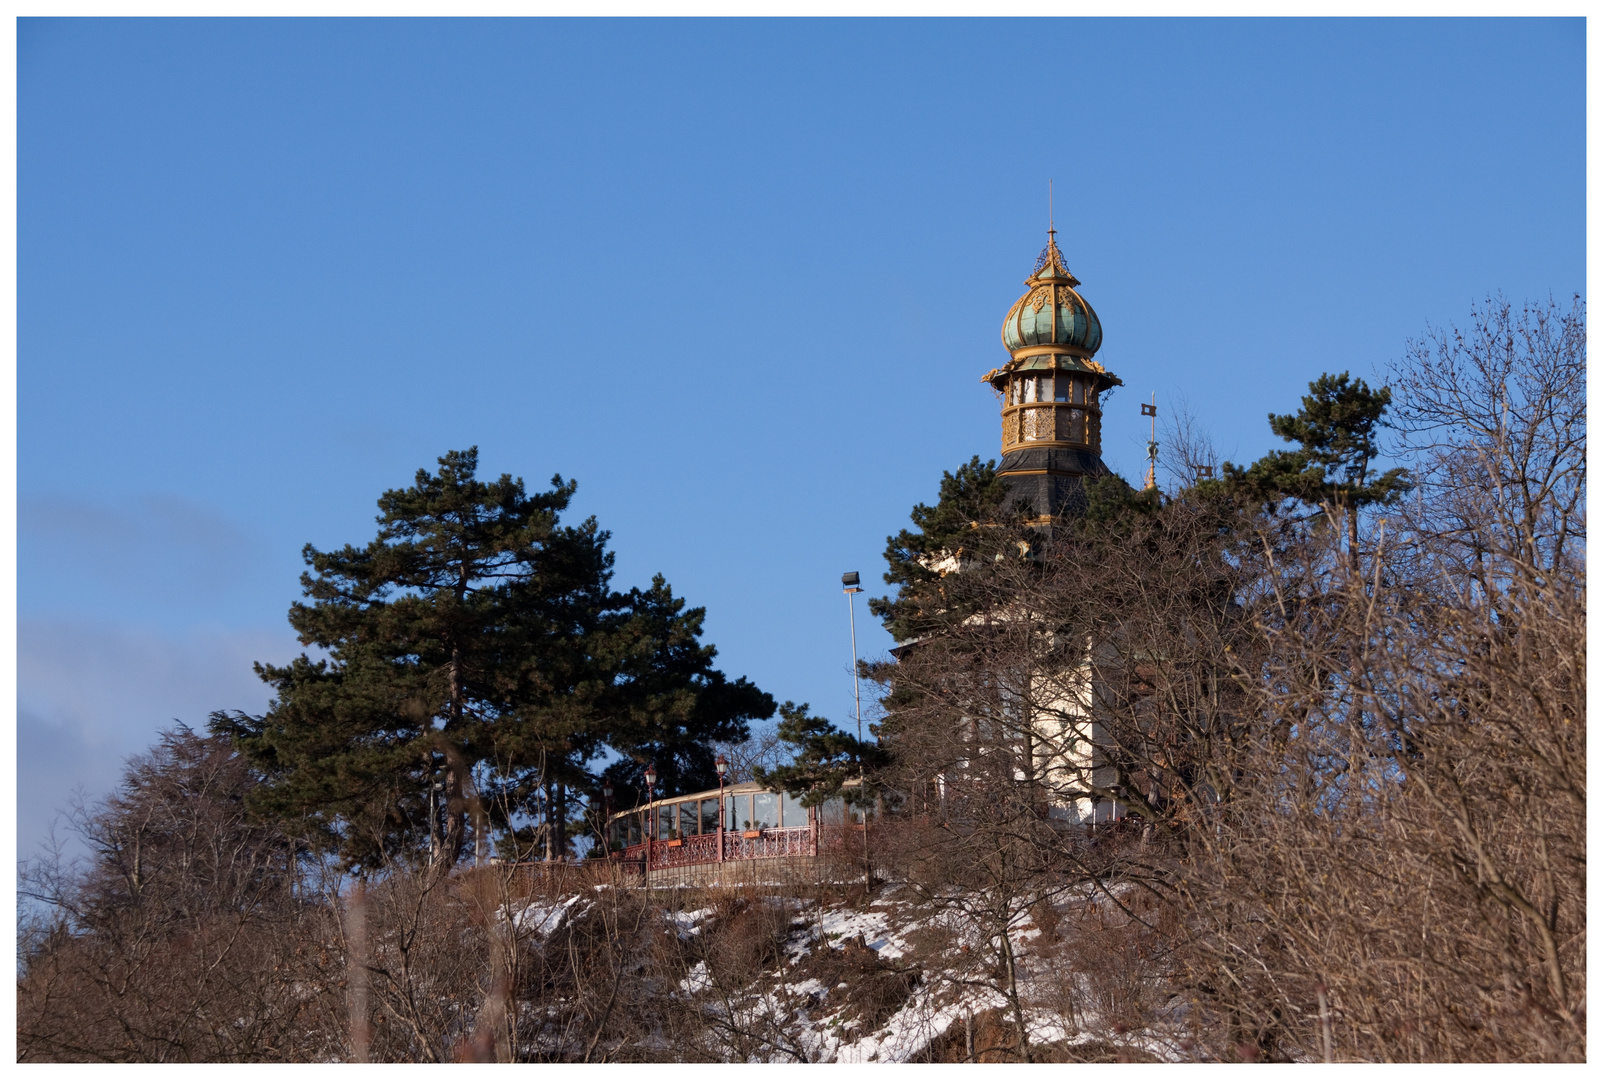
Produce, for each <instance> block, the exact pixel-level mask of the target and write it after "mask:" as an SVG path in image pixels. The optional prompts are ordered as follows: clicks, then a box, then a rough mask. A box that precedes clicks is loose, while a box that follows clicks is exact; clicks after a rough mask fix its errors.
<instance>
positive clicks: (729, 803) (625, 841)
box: [607, 784, 861, 851]
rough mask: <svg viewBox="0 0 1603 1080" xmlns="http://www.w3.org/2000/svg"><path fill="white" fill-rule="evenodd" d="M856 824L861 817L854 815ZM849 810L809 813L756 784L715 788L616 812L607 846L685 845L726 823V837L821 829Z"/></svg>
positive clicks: (837, 806) (838, 805)
mask: <svg viewBox="0 0 1603 1080" xmlns="http://www.w3.org/2000/svg"><path fill="white" fill-rule="evenodd" d="M852 820H853V821H854V822H860V821H861V815H860V814H857V813H853V814H852ZM846 823H847V808H846V805H845V803H844V802H843V801H842V800H840V799H830V800H828V801H827V802H825V803H823V804H822V805H820V806H818V807H816V808H814V809H811V810H809V809H808V808H806V807H804V806H802V804H801V798H800V797H799V796H796V795H791V794H788V793H786V792H782V791H767V790H764V789H763V788H762V787H761V786H759V785H757V784H737V785H735V786H733V787H730V788H726V789H725V790H724V792H723V794H722V796H721V805H720V795H719V793H718V791H717V790H716V789H714V790H711V791H700V792H696V793H695V794H693V795H681V796H677V797H675V798H671V799H659V800H657V801H656V802H653V803H651V804H650V805H649V806H642V807H638V808H636V809H634V810H628V811H624V812H622V813H618V814H614V815H613V816H612V818H611V820H610V821H609V823H608V834H607V843H608V846H609V847H610V848H611V849H612V850H613V851H621V850H624V849H627V848H632V847H634V846H635V845H637V844H643V843H645V842H646V840H647V838H648V837H649V838H650V839H653V840H655V841H659V842H666V843H673V842H675V841H679V842H683V841H685V840H688V839H690V838H692V837H697V836H710V835H713V834H716V833H717V832H718V829H719V825H720V824H722V826H723V829H724V832H725V833H726V835H733V836H736V837H740V836H750V835H752V834H762V833H766V832H771V831H774V830H786V831H787V832H788V831H789V830H792V829H811V828H812V827H813V826H814V825H815V824H816V825H845V824H846Z"/></svg>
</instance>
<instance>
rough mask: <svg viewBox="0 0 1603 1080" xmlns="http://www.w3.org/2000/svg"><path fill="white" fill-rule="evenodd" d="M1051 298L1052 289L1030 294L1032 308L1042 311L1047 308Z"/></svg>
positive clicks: (1039, 290) (1037, 290) (1038, 290)
mask: <svg viewBox="0 0 1603 1080" xmlns="http://www.w3.org/2000/svg"><path fill="white" fill-rule="evenodd" d="M1051 298H1052V290H1051V289H1036V290H1035V291H1034V292H1032V293H1030V307H1031V308H1033V309H1034V310H1036V311H1040V310H1041V309H1042V308H1044V307H1046V302H1047V301H1048V300H1050V299H1051Z"/></svg>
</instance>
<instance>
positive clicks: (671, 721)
mask: <svg viewBox="0 0 1603 1080" xmlns="http://www.w3.org/2000/svg"><path fill="white" fill-rule="evenodd" d="M477 456H478V455H477V451H476V449H474V450H468V451H466V452H454V451H453V452H452V453H449V454H447V455H445V456H444V457H442V458H441V459H440V470H439V472H438V474H435V475H431V474H430V473H428V472H427V471H426V470H419V471H418V474H417V479H416V483H415V484H414V485H413V486H412V487H410V488H407V489H404V490H395V491H388V492H385V493H384V495H383V496H382V497H381V498H380V500H379V508H380V510H381V514H380V515H379V518H378V521H379V524H380V526H381V528H380V530H379V534H378V537H377V538H376V539H375V540H374V541H373V542H372V543H370V544H369V545H367V546H366V547H365V548H355V547H350V546H347V547H345V548H343V549H341V550H339V551H334V552H326V553H325V552H320V551H318V550H317V549H315V548H313V547H311V546H310V545H308V546H307V548H306V551H305V555H306V560H307V562H308V563H309V564H310V565H311V567H312V569H313V570H314V571H315V572H316V573H315V576H314V575H313V574H310V573H309V574H304V575H302V579H301V583H302V586H303V588H304V590H305V593H306V596H307V597H308V598H309V599H310V600H311V603H309V604H307V603H296V604H295V605H293V606H292V607H291V609H290V622H291V624H292V625H293V626H294V627H295V629H296V631H297V632H298V634H299V636H300V639H301V641H302V643H303V644H305V645H309V646H315V647H317V648H320V649H322V650H325V651H326V652H327V658H325V659H317V660H313V659H312V658H310V657H308V656H306V655H302V656H301V657H299V658H297V659H296V660H294V661H293V662H292V663H290V664H289V665H287V666H284V667H273V666H264V665H258V668H257V670H258V672H259V673H260V674H261V676H262V678H263V679H264V680H265V681H267V682H268V683H270V684H271V685H272V686H273V688H274V690H275V691H276V696H275V698H274V700H273V702H272V704H271V706H270V708H269V710H268V712H267V714H266V715H264V716H262V717H248V716H245V715H243V714H237V713H236V714H232V715H224V714H217V715H216V716H215V717H214V718H213V727H214V730H217V731H219V732H221V733H225V734H227V735H229V736H230V737H232V738H233V739H234V740H235V741H236V743H237V744H238V745H239V746H240V748H241V749H242V750H243V751H244V752H245V753H246V754H247V755H248V756H249V758H250V759H251V760H252V761H253V762H254V763H256V764H257V766H258V767H260V768H262V769H263V770H264V772H265V773H266V774H267V776H268V777H269V780H270V783H269V784H268V786H267V787H266V789H265V790H264V792H263V793H261V794H260V795H259V796H258V801H259V803H260V805H261V806H262V808H263V809H267V810H271V811H272V812H275V813H278V814H281V815H286V816H288V817H291V818H295V819H299V820H302V821H303V822H305V823H307V824H308V825H310V826H312V827H314V828H317V829H319V830H321V832H322V834H323V835H324V836H325V837H327V838H328V839H329V840H330V841H332V842H335V843H337V846H338V848H339V850H340V851H341V854H342V856H343V857H344V858H345V859H346V860H348V861H349V862H351V863H353V864H361V865H378V864H379V863H381V862H383V861H384V860H385V859H387V858H391V857H394V856H395V855H396V854H397V853H401V852H407V851H416V850H417V846H418V844H419V843H420V842H421V841H423V840H425V839H426V841H427V844H428V848H429V850H430V852H431V853H432V857H433V858H435V859H438V860H444V861H446V862H453V861H455V860H456V859H457V858H458V857H459V856H460V855H461V852H462V850H463V846H464V842H465V838H466V836H467V825H468V818H469V815H470V813H483V814H484V815H485V817H484V819H483V820H484V821H485V822H486V825H487V826H488V827H499V828H507V827H509V826H510V825H511V824H512V823H513V819H514V818H515V817H517V816H519V815H527V814H528V813H529V812H530V808H531V806H532V805H533V804H534V803H536V802H538V804H539V807H540V812H541V813H542V814H543V815H545V816H546V817H548V818H549V819H550V820H551V821H552V822H553V823H554V824H555V826H556V835H555V838H554V841H553V845H552V850H553V852H554V853H556V854H560V853H561V851H562V849H563V847H564V843H563V838H562V829H561V826H562V824H563V823H564V822H565V821H566V820H567V818H568V816H569V812H570V811H571V809H572V808H571V806H569V804H568V802H567V798H568V792H569V791H571V790H574V789H577V790H581V791H584V790H589V789H590V788H591V787H593V785H594V778H593V777H592V776H591V775H590V773H589V771H588V765H589V763H590V762H591V761H592V760H594V759H595V758H596V757H597V756H598V755H599V754H600V753H601V752H602V750H603V749H604V748H605V747H608V746H610V747H612V748H614V749H616V750H618V751H619V752H620V753H622V754H624V755H625V756H626V757H630V756H632V757H634V760H635V761H636V762H641V761H644V760H647V759H649V757H651V756H657V757H659V758H660V759H661V760H659V766H658V767H659V770H661V771H663V772H664V774H665V776H668V777H672V778H673V779H674V780H678V779H679V778H680V777H681V775H687V776H688V777H689V778H690V779H693V780H695V781H698V782H699V781H700V780H702V779H704V776H705V775H710V774H711V762H710V760H707V761H703V760H702V759H703V758H708V757H709V754H708V752H707V751H706V750H705V749H704V748H703V746H702V744H704V743H706V742H707V741H710V740H713V739H729V738H740V737H743V736H744V734H745V730H746V727H745V725H746V720H747V719H748V718H751V717H764V716H768V715H771V714H772V712H773V702H772V699H771V698H769V697H768V696H767V695H766V694H763V693H762V692H761V691H760V690H758V689H757V688H756V687H753V686H752V685H751V684H749V683H747V682H746V681H745V680H744V679H740V680H736V681H735V682H733V683H730V682H729V681H728V680H726V679H725V677H724V676H723V675H722V673H720V672H718V671H717V670H715V669H714V668H713V667H712V660H713V657H714V656H715V650H714V649H713V648H712V647H711V646H704V645H702V644H701V643H700V641H699V636H700V633H701V626H702V620H703V615H704V613H703V611H702V610H701V609H699V608H694V609H691V610H689V611H686V610H685V609H684V601H682V600H679V599H676V598H675V597H674V596H673V594H672V591H671V590H670V589H669V587H668V585H667V583H666V582H664V581H663V580H662V579H661V578H660V577H659V578H657V579H656V580H655V581H654V582H653V583H652V587H651V589H649V590H647V591H644V592H642V591H640V590H632V591H631V592H629V593H628V594H619V593H616V592H614V591H613V590H612V589H611V587H610V581H611V576H612V562H613V557H612V555H611V554H610V553H609V552H607V550H606V542H607V539H608V534H607V533H605V532H603V531H601V530H600V529H598V528H597V526H596V523H595V521H594V520H593V519H591V520H588V521H585V522H584V523H583V524H581V525H579V526H577V527H570V526H563V525H561V524H560V523H559V521H558V515H559V514H560V513H561V511H563V510H565V509H566V508H567V505H568V502H569V500H570V499H571V497H572V495H573V492H574V489H575V485H574V484H572V483H564V482H563V481H562V479H561V478H560V477H555V478H553V480H552V486H551V489H550V490H549V491H547V492H541V493H538V494H535V495H529V494H527V493H526V492H525V490H524V487H523V482H522V481H521V480H514V479H513V478H512V477H510V476H507V475H503V476H501V477H500V478H499V479H497V480H495V481H494V482H489V483H486V482H483V481H480V480H478V479H477V478H476V477H475V471H476V467H477ZM670 769H671V770H672V771H669V770H670ZM480 839H481V840H484V839H487V837H484V836H483V835H482V830H481V835H480Z"/></svg>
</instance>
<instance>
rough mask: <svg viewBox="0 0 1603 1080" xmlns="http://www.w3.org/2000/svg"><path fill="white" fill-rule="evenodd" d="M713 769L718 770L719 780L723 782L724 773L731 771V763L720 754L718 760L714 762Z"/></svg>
mask: <svg viewBox="0 0 1603 1080" xmlns="http://www.w3.org/2000/svg"><path fill="white" fill-rule="evenodd" d="M713 767H714V768H716V769H717V770H718V778H719V779H720V780H721V779H723V775H724V773H726V772H728V771H729V762H728V761H727V760H725V758H724V756H723V755H722V754H719V755H718V760H717V761H715V762H713Z"/></svg>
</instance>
